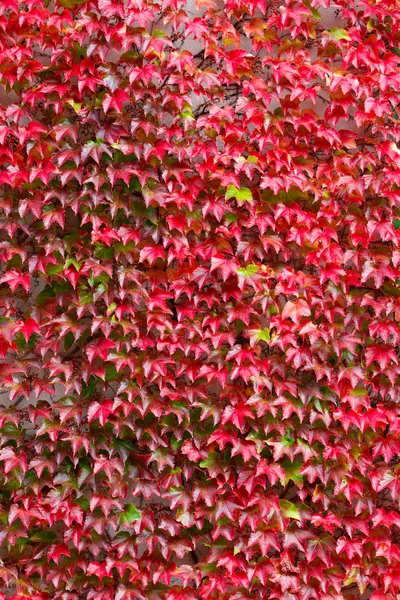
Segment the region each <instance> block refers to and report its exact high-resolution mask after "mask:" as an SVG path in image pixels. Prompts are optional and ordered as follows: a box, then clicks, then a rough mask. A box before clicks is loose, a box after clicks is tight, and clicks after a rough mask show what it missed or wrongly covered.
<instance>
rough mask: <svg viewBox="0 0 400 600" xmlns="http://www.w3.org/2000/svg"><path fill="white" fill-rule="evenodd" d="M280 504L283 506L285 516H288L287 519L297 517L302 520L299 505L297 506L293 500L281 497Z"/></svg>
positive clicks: (282, 510)
mask: <svg viewBox="0 0 400 600" xmlns="http://www.w3.org/2000/svg"><path fill="white" fill-rule="evenodd" d="M279 504H280V507H281V513H282V514H283V516H284V517H286V518H287V519H295V520H296V521H301V517H300V513H299V510H298V508H297V506H295V505H294V504H293V503H292V502H289V500H285V499H283V498H281V499H280V500H279Z"/></svg>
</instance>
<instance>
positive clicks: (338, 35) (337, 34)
mask: <svg viewBox="0 0 400 600" xmlns="http://www.w3.org/2000/svg"><path fill="white" fill-rule="evenodd" d="M330 34H331V35H333V37H334V38H335V39H336V40H348V41H349V42H350V41H351V37H350V36H349V34H348V33H347V31H346V30H345V29H341V28H340V27H332V29H331V30H330Z"/></svg>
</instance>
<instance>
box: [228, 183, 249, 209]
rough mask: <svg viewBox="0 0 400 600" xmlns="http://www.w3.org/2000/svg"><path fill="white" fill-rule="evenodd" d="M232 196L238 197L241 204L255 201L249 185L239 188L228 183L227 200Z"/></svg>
mask: <svg viewBox="0 0 400 600" xmlns="http://www.w3.org/2000/svg"><path fill="white" fill-rule="evenodd" d="M231 198H236V200H237V201H238V203H239V205H240V204H244V202H253V194H252V193H251V190H250V189H249V188H247V187H241V188H237V187H235V186H234V185H228V187H227V190H226V193H225V200H230V199H231Z"/></svg>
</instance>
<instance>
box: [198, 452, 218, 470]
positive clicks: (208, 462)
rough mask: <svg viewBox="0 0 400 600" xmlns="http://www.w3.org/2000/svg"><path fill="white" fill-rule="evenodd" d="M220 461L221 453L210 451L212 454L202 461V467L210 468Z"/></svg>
mask: <svg viewBox="0 0 400 600" xmlns="http://www.w3.org/2000/svg"><path fill="white" fill-rule="evenodd" d="M218 462H219V454H218V453H217V452H210V454H209V455H208V456H207V458H205V459H204V460H202V461H200V463H199V464H200V467H201V468H202V469H208V468H209V467H215V465H217V464H218Z"/></svg>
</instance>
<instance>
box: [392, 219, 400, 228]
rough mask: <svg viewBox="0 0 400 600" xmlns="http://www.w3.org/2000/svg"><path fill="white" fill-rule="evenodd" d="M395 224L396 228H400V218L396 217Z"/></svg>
mask: <svg viewBox="0 0 400 600" xmlns="http://www.w3.org/2000/svg"><path fill="white" fill-rule="evenodd" d="M393 225H394V228H395V229H400V219H395V220H394V221H393Z"/></svg>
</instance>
